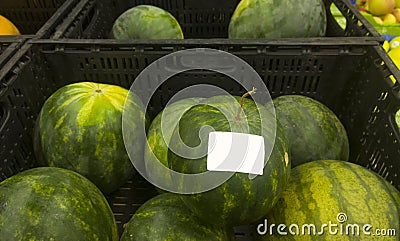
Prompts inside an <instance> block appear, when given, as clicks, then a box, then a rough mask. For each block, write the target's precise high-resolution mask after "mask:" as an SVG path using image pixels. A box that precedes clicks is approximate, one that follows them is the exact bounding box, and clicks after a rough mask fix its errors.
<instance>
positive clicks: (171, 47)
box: [0, 38, 400, 240]
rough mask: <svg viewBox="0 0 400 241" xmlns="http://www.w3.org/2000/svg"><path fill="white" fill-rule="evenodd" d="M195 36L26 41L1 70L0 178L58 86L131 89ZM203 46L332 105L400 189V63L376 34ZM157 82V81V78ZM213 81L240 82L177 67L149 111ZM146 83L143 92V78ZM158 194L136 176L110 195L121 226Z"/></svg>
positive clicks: (361, 160)
mask: <svg viewBox="0 0 400 241" xmlns="http://www.w3.org/2000/svg"><path fill="white" fill-rule="evenodd" d="M203 47H204V43H202V44H200V43H199V42H198V41H197V40H186V41H185V43H184V44H182V42H181V41H179V40H170V41H165V42H164V43H162V44H161V43H160V42H157V41H148V43H142V42H138V43H136V44H135V43H132V41H128V42H118V43H109V41H108V40H87V41H82V40H71V39H69V40H57V41H54V40H37V39H36V40H31V41H30V42H29V43H28V44H26V45H24V46H23V47H22V49H21V51H18V52H17V53H16V54H15V55H14V56H13V58H12V60H10V61H9V63H8V64H7V66H6V67H4V68H3V69H1V70H0V81H1V85H0V88H1V89H0V93H1V94H0V113H2V115H1V116H2V118H1V119H0V150H1V151H0V181H1V180H2V179H5V178H7V177H10V176H12V175H14V174H16V173H18V172H20V171H22V170H25V169H28V168H32V167H35V166H36V165H37V161H36V160H35V157H34V154H33V143H32V136H33V126H34V123H35V120H36V117H37V115H38V113H39V111H40V108H41V106H42V105H43V103H44V101H45V100H46V98H48V97H49V96H50V95H51V94H52V93H53V92H54V91H55V90H57V89H58V88H59V87H61V86H63V85H65V84H68V83H72V82H77V81H95V82H102V83H112V84H117V85H121V86H123V87H126V88H129V86H130V85H131V84H132V83H133V81H134V80H135V78H136V77H137V76H138V74H139V73H140V72H141V71H142V70H143V69H144V68H145V67H146V66H148V65H149V64H150V63H152V62H153V61H155V60H157V59H158V58H160V57H162V56H165V55H167V54H169V53H172V52H175V51H178V50H183V49H190V48H203ZM207 47H208V48H213V49H218V50H223V51H226V52H229V53H232V54H234V55H236V56H238V57H240V58H242V59H243V60H245V61H246V62H247V63H249V64H250V65H251V66H252V67H253V68H254V69H255V70H256V71H257V73H258V74H259V75H260V77H261V78H262V80H263V81H264V83H265V84H266V86H267V87H268V89H269V92H270V94H271V96H272V97H277V96H280V95H284V94H302V95H306V96H309V97H312V98H314V99H317V100H319V101H321V102H322V103H324V104H325V105H327V106H328V107H329V108H331V109H332V110H333V111H334V112H335V113H336V114H337V115H338V116H339V118H340V120H341V121H342V123H343V124H344V126H345V128H346V130H347V132H348V135H349V141H350V150H351V152H350V161H351V162H354V163H358V164H361V165H363V166H366V167H368V168H370V169H371V170H373V171H375V172H376V173H378V174H380V175H381V176H383V177H384V178H386V179H387V180H388V181H390V182H391V183H392V184H393V185H394V186H395V187H396V188H397V189H399V190H400V177H399V176H400V161H399V160H398V157H399V155H400V143H399V140H400V131H399V128H398V127H397V125H396V124H395V120H394V118H395V116H394V115H395V113H396V111H397V110H398V109H399V108H400V92H399V90H400V89H399V87H400V84H399V82H396V84H393V83H392V82H391V80H390V78H389V76H391V75H394V76H395V77H396V79H397V80H400V78H399V77H400V72H399V70H398V69H397V68H396V67H395V66H394V65H393V62H392V61H391V60H390V59H389V58H388V56H387V55H386V54H385V52H384V50H383V49H382V48H381V47H380V46H379V44H378V43H377V42H373V41H367V40H365V38H357V41H350V42H349V41H348V40H347V38H338V39H332V40H331V41H329V40H326V41H324V43H323V44H321V43H319V42H309V41H306V40H304V41H303V42H301V41H294V40H292V41H291V40H280V41H269V42H264V41H261V40H251V41H236V42H231V41H229V40H207ZM155 82H156V81H155ZM200 83H207V84H214V85H217V86H219V87H222V88H223V89H225V90H226V91H228V92H229V93H231V94H234V95H242V94H243V93H244V90H243V88H242V87H241V86H240V85H239V84H238V83H235V82H233V81H232V80H231V79H230V78H229V77H227V76H225V75H223V74H220V73H215V72H212V71H188V72H183V73H181V74H178V75H175V76H174V77H172V78H170V79H169V80H168V81H167V82H166V83H164V84H163V85H161V87H160V88H158V90H157V91H156V93H155V94H154V96H153V98H152V101H151V105H150V107H149V108H148V112H149V114H150V116H151V117H154V116H155V115H156V114H157V113H158V112H159V111H160V110H161V109H162V108H163V106H164V105H165V104H166V103H167V102H168V100H169V99H170V98H171V97H172V96H173V95H174V94H175V93H177V92H178V91H179V90H181V89H182V88H184V87H187V86H191V85H193V84H200ZM148 84H149V85H148V86H143V91H146V90H147V89H148V87H149V86H151V85H153V84H155V83H152V82H149V83H148ZM154 195H156V191H155V189H154V188H153V186H152V185H150V184H149V183H148V182H146V181H145V180H144V179H143V178H141V176H139V175H137V176H135V177H134V178H133V179H132V180H130V181H129V182H128V183H126V184H125V185H124V186H123V187H121V188H120V189H119V190H118V191H117V192H115V193H113V194H112V195H110V196H108V197H107V198H108V200H109V202H110V205H111V207H112V209H113V211H114V214H115V217H116V219H117V222H118V226H119V231H120V233H121V232H122V230H123V224H124V223H126V222H127V221H128V220H129V219H130V217H131V216H132V215H133V213H134V212H135V211H136V210H137V208H138V207H139V206H140V205H141V204H142V203H144V202H145V201H146V200H148V199H149V198H151V197H152V196H154ZM236 233H237V237H238V240H251V235H250V234H249V227H238V228H237V229H236Z"/></svg>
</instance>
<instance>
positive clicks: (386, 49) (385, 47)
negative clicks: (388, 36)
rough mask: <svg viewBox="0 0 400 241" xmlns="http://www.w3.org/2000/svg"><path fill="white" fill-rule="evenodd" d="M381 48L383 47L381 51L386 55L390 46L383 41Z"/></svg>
mask: <svg viewBox="0 0 400 241" xmlns="http://www.w3.org/2000/svg"><path fill="white" fill-rule="evenodd" d="M382 47H383V49H384V50H385V51H386V53H387V52H389V49H390V44H389V42H388V41H386V40H385V42H383V45H382Z"/></svg>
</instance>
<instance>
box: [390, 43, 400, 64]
mask: <svg viewBox="0 0 400 241" xmlns="http://www.w3.org/2000/svg"><path fill="white" fill-rule="evenodd" d="M388 55H389V57H390V58H391V59H392V61H393V63H394V64H395V65H396V66H397V68H400V48H395V49H393V50H390V51H389V53H388Z"/></svg>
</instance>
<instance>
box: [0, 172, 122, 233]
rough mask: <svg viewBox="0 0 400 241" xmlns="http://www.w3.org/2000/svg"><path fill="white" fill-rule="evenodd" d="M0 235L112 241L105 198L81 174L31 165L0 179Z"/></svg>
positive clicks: (113, 225) (112, 229)
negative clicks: (30, 167) (24, 169)
mask: <svg viewBox="0 0 400 241" xmlns="http://www.w3.org/2000/svg"><path fill="white" fill-rule="evenodd" d="M0 239H1V240H7V241H25V240H26V241H31V240H58V241H71V240H93V241H96V240H97V241H107V240H108V241H117V240H118V233H117V226H116V222H115V219H114V216H113V213H112V211H111V208H110V206H109V205H108V203H107V200H106V199H105V197H104V196H103V194H102V193H101V192H100V190H99V189H98V188H97V187H96V186H95V185H94V184H93V183H92V182H90V181H89V180H88V179H86V178H85V177H83V176H82V175H80V174H78V173H75V172H73V171H70V170H67V169H61V168H56V167H37V168H33V169H29V170H26V171H24V172H21V173H19V174H16V175H14V176H12V177H10V178H8V179H6V180H4V181H2V182H1V183H0Z"/></svg>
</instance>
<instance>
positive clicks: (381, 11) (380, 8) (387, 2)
mask: <svg viewBox="0 0 400 241" xmlns="http://www.w3.org/2000/svg"><path fill="white" fill-rule="evenodd" d="M395 6H396V2H395V0H369V1H368V9H369V12H370V13H371V14H372V15H375V16H383V15H386V14H388V13H391V12H392V11H393V10H394V8H395Z"/></svg>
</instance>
